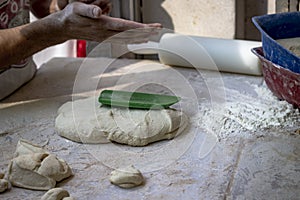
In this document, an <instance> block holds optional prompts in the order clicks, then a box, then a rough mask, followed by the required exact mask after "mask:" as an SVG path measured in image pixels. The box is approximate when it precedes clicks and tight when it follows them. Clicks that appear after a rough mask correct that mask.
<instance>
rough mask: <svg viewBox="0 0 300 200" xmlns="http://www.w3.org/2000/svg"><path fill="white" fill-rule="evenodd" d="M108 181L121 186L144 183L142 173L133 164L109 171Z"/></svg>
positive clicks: (129, 186) (126, 186)
mask: <svg viewBox="0 0 300 200" xmlns="http://www.w3.org/2000/svg"><path fill="white" fill-rule="evenodd" d="M109 180H110V182H111V183H112V184H114V185H117V186H119V187H121V188H133V187H137V186H139V185H142V184H143V183H144V177H143V175H142V173H141V172H140V171H139V170H138V169H136V168H135V167H134V166H129V167H126V168H120V169H116V170H114V171H112V172H111V176H110V179H109Z"/></svg>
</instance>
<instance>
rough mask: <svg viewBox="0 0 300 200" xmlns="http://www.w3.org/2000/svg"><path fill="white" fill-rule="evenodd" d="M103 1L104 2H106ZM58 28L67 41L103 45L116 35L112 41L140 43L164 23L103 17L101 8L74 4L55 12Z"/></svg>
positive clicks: (79, 3)
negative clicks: (72, 40) (82, 40)
mask: <svg viewBox="0 0 300 200" xmlns="http://www.w3.org/2000/svg"><path fill="white" fill-rule="evenodd" d="M103 2H104V1H103ZM49 17H52V18H56V19H59V20H56V21H57V22H58V24H57V26H58V27H60V29H61V33H62V34H61V35H60V37H64V38H65V40H68V39H85V40H93V41H98V42H102V41H103V40H104V39H106V38H109V37H111V36H113V35H116V34H117V33H120V32H122V31H126V32H125V33H124V34H120V35H117V36H115V37H114V40H113V41H112V42H118V43H126V44H127V43H141V42H146V41H148V38H149V37H150V36H151V35H153V34H155V33H157V32H158V29H159V28H161V24H158V23H154V24H143V23H138V22H134V21H129V20H125V19H119V18H113V17H109V16H105V15H102V10H101V8H100V7H99V6H98V5H95V4H86V3H81V2H74V3H71V4H68V5H67V6H66V7H65V9H63V10H62V11H61V12H58V13H55V14H54V15H52V16H49Z"/></svg>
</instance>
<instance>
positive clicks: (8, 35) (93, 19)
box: [0, 2, 161, 68]
mask: <svg viewBox="0 0 300 200" xmlns="http://www.w3.org/2000/svg"><path fill="white" fill-rule="evenodd" d="M101 12H102V11H101V8H100V7H99V6H96V5H91V4H84V3H79V2H74V3H71V4H69V5H68V6H67V7H66V8H65V9H63V10H62V11H59V12H56V13H54V14H51V15H49V16H47V17H44V18H42V19H40V20H37V21H35V22H33V23H30V24H27V25H23V26H20V27H16V28H12V29H6V30H0V68H4V67H7V66H9V65H11V64H13V63H16V62H17V61H20V60H22V59H24V58H27V57H28V56H31V55H33V54H34V53H36V52H38V51H40V50H42V49H44V48H46V47H49V46H52V45H55V44H59V43H62V42H65V41H67V40H69V39H85V40H93V41H99V42H101V41H103V39H105V38H108V37H110V36H112V35H115V34H116V33H119V32H122V31H125V30H130V29H137V28H143V29H142V30H140V31H132V32H131V33H130V34H131V35H130V37H125V38H120V40H121V42H122V41H123V42H125V43H131V42H134V43H136V42H143V41H145V40H146V39H147V38H148V36H149V35H151V34H152V33H153V32H154V29H155V28H158V27H161V25H160V24H142V23H138V22H134V21H128V20H124V19H119V18H112V17H109V16H105V15H101Z"/></svg>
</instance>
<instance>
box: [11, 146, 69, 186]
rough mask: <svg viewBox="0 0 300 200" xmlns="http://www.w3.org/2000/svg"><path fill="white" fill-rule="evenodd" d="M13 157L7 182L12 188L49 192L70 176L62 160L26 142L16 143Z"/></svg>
mask: <svg viewBox="0 0 300 200" xmlns="http://www.w3.org/2000/svg"><path fill="white" fill-rule="evenodd" d="M15 155H16V157H14V158H13V159H12V160H11V162H10V164H9V167H8V180H9V181H10V182H11V184H12V185H13V186H18V187H22V188H27V189H33V190H49V189H51V188H54V187H55V185H56V182H59V181H61V180H62V179H65V178H67V177H69V176H71V175H72V170H71V168H70V167H69V165H68V164H67V163H66V162H65V161H64V160H62V159H59V158H57V157H56V156H55V155H52V154H50V153H49V152H47V151H45V150H44V149H42V148H41V147H39V146H37V145H35V144H31V143H30V142H28V141H25V140H20V141H19V142H18V145H17V149H16V152H15Z"/></svg>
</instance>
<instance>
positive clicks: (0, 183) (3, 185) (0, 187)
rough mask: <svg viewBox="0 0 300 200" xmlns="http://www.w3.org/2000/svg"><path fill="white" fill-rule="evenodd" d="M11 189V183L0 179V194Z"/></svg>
mask: <svg viewBox="0 0 300 200" xmlns="http://www.w3.org/2000/svg"><path fill="white" fill-rule="evenodd" d="M8 188H9V182H8V181H7V180H5V179H0V193H2V192H5V191H6V190H7V189H8Z"/></svg>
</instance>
